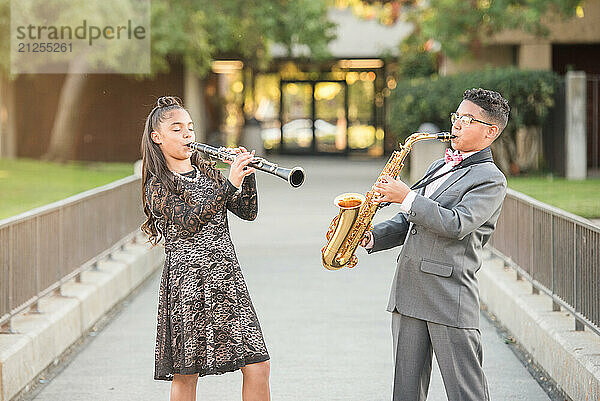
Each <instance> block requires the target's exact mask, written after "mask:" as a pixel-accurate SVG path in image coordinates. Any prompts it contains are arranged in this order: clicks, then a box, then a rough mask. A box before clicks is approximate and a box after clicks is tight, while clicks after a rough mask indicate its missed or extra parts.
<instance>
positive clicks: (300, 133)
mask: <svg viewBox="0 0 600 401" xmlns="http://www.w3.org/2000/svg"><path fill="white" fill-rule="evenodd" d="M313 137H314V134H313V85H312V83H311V82H286V81H282V82H281V150H282V151H284V152H290V153H296V152H302V153H303V152H312V151H313Z"/></svg>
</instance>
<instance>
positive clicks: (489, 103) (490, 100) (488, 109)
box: [463, 88, 510, 131]
mask: <svg viewBox="0 0 600 401" xmlns="http://www.w3.org/2000/svg"><path fill="white" fill-rule="evenodd" d="M463 100H468V101H469V102H473V103H475V104H476V105H477V106H479V107H481V108H482V109H483V111H484V113H485V114H486V117H488V118H490V119H491V120H492V122H494V123H495V124H498V126H499V127H500V131H502V130H503V129H504V128H506V124H508V115H509V114H510V106H509V105H508V101H507V100H506V99H505V98H503V97H502V95H501V94H499V93H498V92H494V91H491V90H487V89H481V88H477V89H475V88H473V89H467V90H466V91H465V93H464V94H463Z"/></svg>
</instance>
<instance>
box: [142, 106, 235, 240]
mask: <svg viewBox="0 0 600 401" xmlns="http://www.w3.org/2000/svg"><path fill="white" fill-rule="evenodd" d="M176 109H183V110H185V109H184V107H183V105H182V103H181V100H180V99H179V98H178V97H175V96H162V97H160V98H158V100H157V102H156V106H155V107H154V108H153V109H152V111H150V114H148V117H147V118H146V124H145V126H144V133H143V134H142V144H141V151H142V204H143V205H144V214H145V215H146V217H147V219H146V221H145V222H144V223H143V224H142V227H141V229H142V231H143V232H144V233H146V234H147V235H148V237H149V238H148V239H149V241H150V242H151V243H152V244H154V245H156V244H157V243H158V242H160V240H161V239H162V237H163V233H162V232H161V231H160V230H158V229H157V227H156V217H154V215H153V214H152V211H151V210H150V205H149V204H148V201H147V199H146V187H147V186H148V181H149V180H150V179H153V178H154V179H155V180H157V181H159V182H160V184H161V185H162V186H164V187H165V188H166V189H167V193H172V194H177V195H179V196H181V197H182V198H183V200H184V201H185V202H186V203H188V204H189V205H192V201H191V199H190V194H189V193H188V192H187V191H185V190H184V188H183V186H182V184H181V182H180V180H175V177H174V175H173V174H172V173H171V172H170V171H169V167H168V166H167V161H166V159H165V156H164V155H163V152H162V150H161V149H160V146H159V145H158V144H157V143H156V142H154V141H153V140H152V137H151V133H152V131H154V130H155V129H157V128H158V126H159V124H160V123H161V122H162V121H163V120H164V119H165V118H168V113H169V112H170V111H173V110H176ZM190 161H191V163H192V165H194V166H196V167H198V170H200V171H201V172H202V173H204V174H206V175H207V176H208V177H210V178H212V179H214V180H215V181H217V182H222V181H223V176H222V175H221V174H219V172H218V171H217V170H216V169H215V163H214V162H209V161H207V160H205V159H203V158H202V156H201V154H200V153H199V152H194V153H192V156H191V158H190Z"/></svg>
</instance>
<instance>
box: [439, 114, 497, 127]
mask: <svg viewBox="0 0 600 401" xmlns="http://www.w3.org/2000/svg"><path fill="white" fill-rule="evenodd" d="M450 121H452V125H454V124H456V122H457V121H460V125H461V127H468V126H469V125H470V124H471V122H472V121H477V122H478V123H481V124H485V125H489V126H490V127H494V126H495V125H496V124H490V123H486V122H485V121H481V120H478V119H476V118H474V117H471V116H459V115H458V114H456V113H452V114H450Z"/></svg>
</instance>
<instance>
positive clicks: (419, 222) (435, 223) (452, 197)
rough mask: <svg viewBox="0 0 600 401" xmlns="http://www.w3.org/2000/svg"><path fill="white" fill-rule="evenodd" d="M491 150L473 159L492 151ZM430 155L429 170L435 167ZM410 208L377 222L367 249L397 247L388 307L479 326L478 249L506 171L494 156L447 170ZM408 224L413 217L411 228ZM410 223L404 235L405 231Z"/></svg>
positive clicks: (492, 220)
mask: <svg viewBox="0 0 600 401" xmlns="http://www.w3.org/2000/svg"><path fill="white" fill-rule="evenodd" d="M490 156H491V152H490V151H489V149H487V150H484V151H482V152H479V153H477V154H475V155H473V156H471V157H476V158H479V159H483V158H485V157H490ZM443 162H444V161H443V160H437V161H435V162H434V163H433V164H432V165H431V166H429V169H428V171H430V170H432V169H433V168H435V167H437V166H439V165H440V164H441V163H443ZM423 193H424V189H421V190H420V191H419V192H418V194H417V196H416V198H415V200H414V202H413V204H412V207H411V210H410V212H409V213H399V214H397V215H396V216H395V217H394V218H392V219H390V220H387V221H385V222H383V223H379V224H377V225H375V227H374V228H373V237H374V246H373V248H372V249H371V250H369V253H371V252H377V251H381V250H384V249H390V248H393V247H396V246H399V245H403V247H402V251H401V252H400V255H399V256H398V259H397V262H398V263H397V268H396V275H395V276H394V281H393V283H392V290H391V294H390V300H389V304H388V308H387V310H388V311H389V312H393V311H395V310H397V311H398V312H400V313H402V314H404V315H408V316H412V317H415V318H418V319H422V320H426V321H431V322H434V323H439V324H444V325H447V326H453V327H458V328H478V327H479V288H478V284H477V278H476V277H475V273H476V272H477V271H478V270H479V268H480V267H481V248H482V247H483V245H485V244H486V242H487V241H488V239H489V238H490V236H491V234H492V233H493V231H494V228H495V226H496V221H497V220H498V216H499V214H500V209H501V208H502V202H503V201H504V196H505V195H506V177H504V175H503V174H502V172H501V171H500V170H499V169H498V167H496V165H495V164H494V163H492V162H486V163H480V164H475V165H471V166H469V167H466V168H463V169H460V170H458V171H456V172H453V173H451V175H450V177H448V179H447V180H446V181H445V182H444V183H443V184H442V185H441V186H440V187H439V188H438V189H437V190H436V191H435V192H434V193H433V194H432V195H431V197H430V198H426V197H425V196H423ZM410 223H413V224H412V226H411V225H410ZM409 229H410V235H409Z"/></svg>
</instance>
